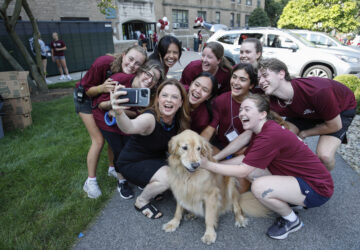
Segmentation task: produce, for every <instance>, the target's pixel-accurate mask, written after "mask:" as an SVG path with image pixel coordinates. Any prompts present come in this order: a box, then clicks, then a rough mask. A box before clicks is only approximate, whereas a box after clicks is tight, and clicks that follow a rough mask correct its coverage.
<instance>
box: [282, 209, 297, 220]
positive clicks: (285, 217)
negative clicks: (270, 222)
mask: <svg viewBox="0 0 360 250" xmlns="http://www.w3.org/2000/svg"><path fill="white" fill-rule="evenodd" d="M283 218H284V219H285V220H288V221H290V222H294V221H296V219H297V215H296V214H295V213H294V211H293V210H291V213H290V214H289V215H286V216H283Z"/></svg>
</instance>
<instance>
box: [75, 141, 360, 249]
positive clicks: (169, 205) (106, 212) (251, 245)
mask: <svg viewBox="0 0 360 250" xmlns="http://www.w3.org/2000/svg"><path fill="white" fill-rule="evenodd" d="M307 142H308V143H309V145H310V146H311V148H314V147H315V144H314V143H315V142H316V140H315V138H310V139H308V140H307ZM336 160H337V162H336V167H335V170H334V171H333V172H332V175H333V178H334V183H335V192H334V195H333V197H332V198H331V199H330V201H329V202H327V203H326V204H325V205H323V206H322V207H319V208H313V209H308V210H303V211H300V213H299V215H300V217H301V219H302V220H303V222H304V224H305V226H304V227H303V228H302V229H301V230H299V231H298V232H295V233H293V234H290V235H289V237H288V238H287V239H286V240H282V241H278V240H273V239H270V238H268V237H267V236H266V235H265V233H266V230H267V228H268V227H269V226H270V225H271V224H272V223H273V218H250V223H249V225H248V226H247V227H246V228H236V227H235V226H234V217H233V214H231V213H229V214H226V215H224V216H222V217H221V218H220V220H219V226H218V229H217V240H216V242H215V244H213V245H211V246H207V245H205V244H203V243H202V242H201V240H200V238H201V237H202V235H203V233H204V230H205V225H204V220H203V219H202V218H198V219H195V220H192V221H183V222H182V223H181V225H180V227H179V228H178V230H177V231H175V232H173V233H165V232H164V231H162V230H161V226H162V224H164V223H166V222H168V221H169V220H170V219H171V218H172V216H173V213H174V211H175V205H176V204H175V201H174V199H173V198H172V196H171V194H170V193H167V196H166V197H165V199H164V200H163V201H161V202H158V203H157V206H158V208H159V209H160V210H161V211H162V212H163V213H164V216H163V217H162V218H160V219H157V220H150V219H147V218H145V216H143V215H142V214H140V213H139V212H137V211H136V210H135V209H134V199H132V200H123V199H121V198H120V196H119V195H118V193H117V192H114V196H113V197H112V199H111V200H110V201H109V202H108V204H107V205H106V207H105V208H104V209H103V211H102V212H101V213H100V215H99V216H98V217H97V218H95V219H94V223H93V224H92V225H91V226H90V227H89V228H88V229H85V228H84V231H83V234H84V237H83V238H81V239H80V240H79V241H78V242H77V243H76V244H75V246H74V249H77V250H80V249H99V250H101V249H104V250H105V249H106V250H109V249H257V250H259V249H267V250H268V249H327V250H329V249H334V250H335V249H354V250H359V249H360V216H359V211H360V192H359V190H360V176H359V175H358V174H357V173H356V172H355V171H354V170H352V169H351V168H350V167H349V166H348V164H347V163H346V162H345V161H344V160H343V159H342V158H341V156H339V155H337V156H336ZM134 190H136V192H137V194H139V191H138V189H137V188H134Z"/></svg>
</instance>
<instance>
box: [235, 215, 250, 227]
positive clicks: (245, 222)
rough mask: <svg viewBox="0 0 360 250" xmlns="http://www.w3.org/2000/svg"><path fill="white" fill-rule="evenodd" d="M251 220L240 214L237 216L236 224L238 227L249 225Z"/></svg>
mask: <svg viewBox="0 0 360 250" xmlns="http://www.w3.org/2000/svg"><path fill="white" fill-rule="evenodd" d="M248 222H249V220H248V219H247V218H245V217H244V216H239V218H236V221H235V226H236V227H246V226H247V225H248Z"/></svg>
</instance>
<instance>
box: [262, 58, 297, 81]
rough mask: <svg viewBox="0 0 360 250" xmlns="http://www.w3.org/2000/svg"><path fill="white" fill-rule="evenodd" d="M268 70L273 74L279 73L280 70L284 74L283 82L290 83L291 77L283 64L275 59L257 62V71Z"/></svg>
mask: <svg viewBox="0 0 360 250" xmlns="http://www.w3.org/2000/svg"><path fill="white" fill-rule="evenodd" d="M266 69H269V70H271V71H273V72H276V73H279V72H280V71H281V70H283V71H284V72H285V80H286V81H291V77H290V74H289V71H288V68H287V66H286V64H285V63H283V62H282V61H280V60H279V59H276V58H266V59H262V60H261V61H260V62H259V66H258V70H259V71H264V70H266Z"/></svg>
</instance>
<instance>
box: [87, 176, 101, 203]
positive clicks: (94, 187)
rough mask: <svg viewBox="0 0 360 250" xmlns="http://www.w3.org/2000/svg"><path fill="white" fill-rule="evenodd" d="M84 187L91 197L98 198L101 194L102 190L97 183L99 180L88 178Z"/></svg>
mask: <svg viewBox="0 0 360 250" xmlns="http://www.w3.org/2000/svg"><path fill="white" fill-rule="evenodd" d="M83 189H84V191H85V192H86V193H87V195H88V197H89V198H92V199H96V198H98V197H99V196H100V195H101V190H100V188H99V186H98V184H97V181H93V180H86V181H85V184H84V188H83Z"/></svg>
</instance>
